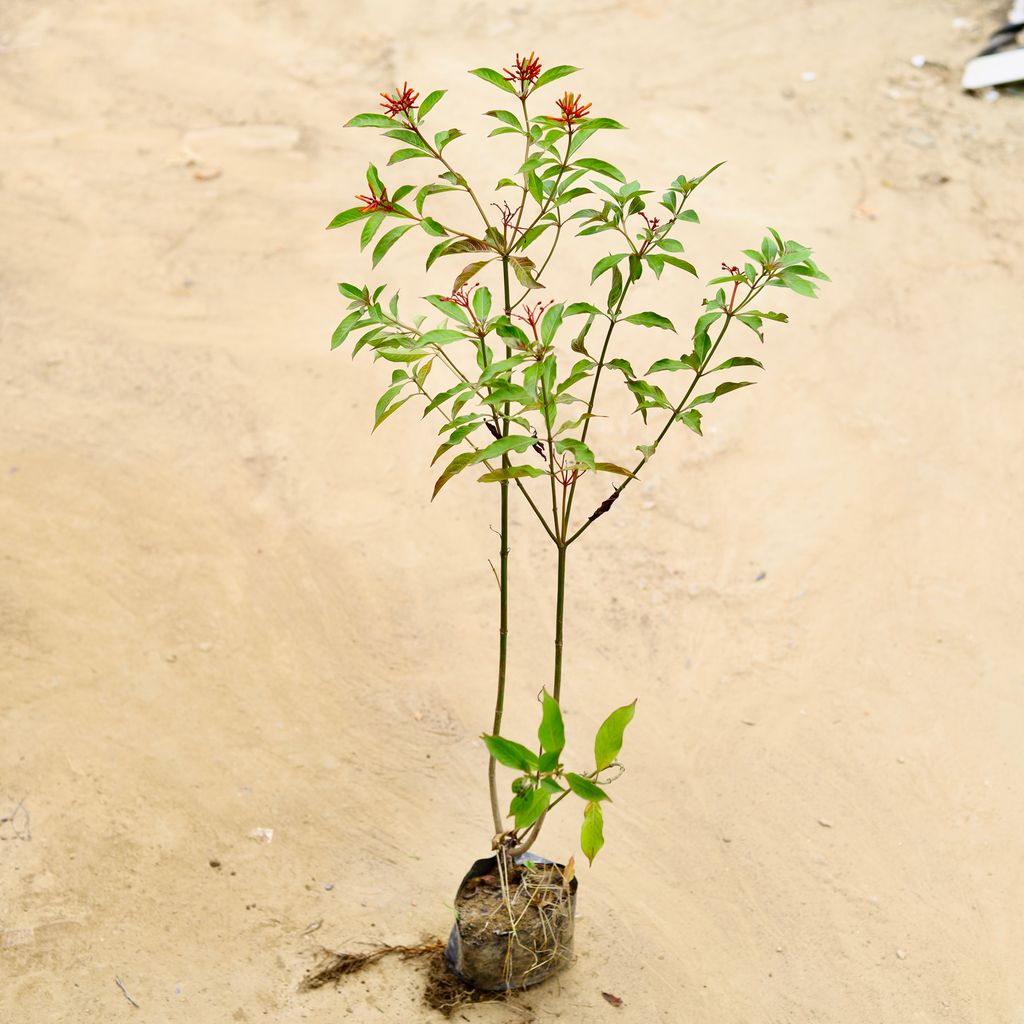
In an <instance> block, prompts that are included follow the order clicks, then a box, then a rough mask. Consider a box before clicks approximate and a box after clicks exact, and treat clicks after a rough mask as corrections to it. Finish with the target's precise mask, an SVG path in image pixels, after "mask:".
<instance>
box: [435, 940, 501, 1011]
mask: <svg viewBox="0 0 1024 1024" xmlns="http://www.w3.org/2000/svg"><path fill="white" fill-rule="evenodd" d="M423 1001H424V1002H425V1003H426V1004H427V1006H429V1007H430V1008H431V1009H432V1010H437V1012H438V1013H440V1014H441V1016H442V1017H450V1016H451V1015H452V1014H453V1013H454V1012H455V1011H456V1010H457V1009H458V1008H459V1007H460V1006H466V1005H468V1004H469V1003H505V1002H509V994H508V993H507V992H483V991H481V990H480V989H475V988H473V987H472V986H471V985H467V984H466V983H465V982H464V981H460V980H459V979H458V978H457V977H455V975H454V974H452V972H451V971H450V970H449V969H448V965H447V964H446V963H445V960H444V954H443V953H437V954H435V955H434V956H432V957H431V958H430V960H429V961H428V962H427V983H426V986H425V988H424V989H423Z"/></svg>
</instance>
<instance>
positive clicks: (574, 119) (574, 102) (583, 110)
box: [556, 92, 591, 128]
mask: <svg viewBox="0 0 1024 1024" xmlns="http://www.w3.org/2000/svg"><path fill="white" fill-rule="evenodd" d="M590 106H591V105H590V104H589V103H584V102H583V97H582V96H577V95H576V93H574V92H567V93H566V94H565V95H564V96H563V97H562V98H561V99H560V100H558V109H559V110H560V111H561V112H562V116H561V117H559V118H556V120H557V121H561V122H562V124H564V125H565V126H566V127H567V128H571V127H572V126H573V125H574V124H578V123H579V122H580V121H582V120H583V119H584V118H585V117H586V116H587V111H589V110H590Z"/></svg>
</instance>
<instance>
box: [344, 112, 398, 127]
mask: <svg viewBox="0 0 1024 1024" xmlns="http://www.w3.org/2000/svg"><path fill="white" fill-rule="evenodd" d="M395 125H396V122H395V121H394V120H392V118H390V117H385V116H384V115H383V114H356V116H355V117H353V118H352V120H351V121H348V122H346V124H345V127H346V128H394V127H395Z"/></svg>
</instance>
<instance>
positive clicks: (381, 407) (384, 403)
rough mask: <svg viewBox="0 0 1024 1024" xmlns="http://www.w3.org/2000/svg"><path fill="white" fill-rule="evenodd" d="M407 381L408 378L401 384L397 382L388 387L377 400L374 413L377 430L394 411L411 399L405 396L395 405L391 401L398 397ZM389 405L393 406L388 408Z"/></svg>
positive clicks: (374, 426)
mask: <svg viewBox="0 0 1024 1024" xmlns="http://www.w3.org/2000/svg"><path fill="white" fill-rule="evenodd" d="M407 383H408V380H403V381H402V382H401V383H400V384H395V385H394V386H393V387H390V388H388V389H387V391H385V392H384V394H383V395H381V396H380V400H379V401H378V402H377V408H376V409H375V410H374V413H373V416H374V419H373V429H374V430H376V429H377V428H378V427H379V426H380V425H381V424H382V423H383V422H384V421H385V420H386V419H387V418H388V417H389V416H390V415H391V414H392V413H393V412H396V411H397V410H398V409H400V408H401V407H402V406H403V405H405V403H406V402H408V401H409V399H408V398H403V399H402V401H401V402H397V403H396V404H395V405H393V406H392V405H391V402H392V401H393V400H394V399H395V398H397V397H398V395H399V394H400V393H401V391H402V389H403V388H404V387H405V385H406V384H407ZM410 397H412V396H410ZM388 406H391V408H388Z"/></svg>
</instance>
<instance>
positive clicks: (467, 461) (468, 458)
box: [430, 452, 477, 501]
mask: <svg viewBox="0 0 1024 1024" xmlns="http://www.w3.org/2000/svg"><path fill="white" fill-rule="evenodd" d="M476 454H477V453H476V452H463V453H462V454H461V455H456V456H455V458H454V459H452V461H451V462H449V463H448V465H447V466H446V467H445V471H444V472H443V473H442V474H441V475H440V476H439V477H438V478H437V482H436V483H435V484H434V493H433V494H432V495H431V496H430V500H431V501H433V500H434V498H436V497H437V495H438V492H439V491H440V490H441V488H442V487H444V485H445V484H446V483H448V481H449V480H451V478H452V477H453V476H455V475H456V474H458V473H461V472H462V471H463V470H464V469H465V468H466V467H467V466H472V465H473V463H475V462H476Z"/></svg>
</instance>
